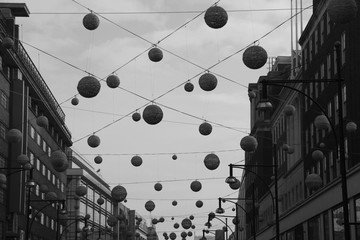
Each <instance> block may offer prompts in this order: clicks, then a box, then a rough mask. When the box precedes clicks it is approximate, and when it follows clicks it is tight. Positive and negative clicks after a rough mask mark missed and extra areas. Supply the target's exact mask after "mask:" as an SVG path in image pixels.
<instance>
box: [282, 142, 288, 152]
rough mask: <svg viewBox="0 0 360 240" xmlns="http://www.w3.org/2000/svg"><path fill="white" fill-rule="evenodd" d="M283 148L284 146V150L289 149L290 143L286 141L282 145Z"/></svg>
mask: <svg viewBox="0 0 360 240" xmlns="http://www.w3.org/2000/svg"><path fill="white" fill-rule="evenodd" d="M281 148H282V150H283V151H285V152H286V151H288V150H289V145H288V144H286V143H284V144H283V145H282V146H281Z"/></svg>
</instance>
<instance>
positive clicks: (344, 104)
mask: <svg viewBox="0 0 360 240" xmlns="http://www.w3.org/2000/svg"><path fill="white" fill-rule="evenodd" d="M342 97H343V101H342V102H343V106H342V107H343V117H346V114H347V110H346V98H347V96H346V85H344V86H343V87H342Z"/></svg>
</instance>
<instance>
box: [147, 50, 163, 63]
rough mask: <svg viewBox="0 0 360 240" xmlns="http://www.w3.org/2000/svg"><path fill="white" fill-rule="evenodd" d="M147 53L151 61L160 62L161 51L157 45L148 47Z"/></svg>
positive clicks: (161, 57)
mask: <svg viewBox="0 0 360 240" xmlns="http://www.w3.org/2000/svg"><path fill="white" fill-rule="evenodd" d="M148 55H149V59H150V60H151V61H153V62H160V61H161V59H163V53H162V51H161V50H160V49H159V48H157V47H154V48H152V49H150V51H149V52H148Z"/></svg>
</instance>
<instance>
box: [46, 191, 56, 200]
mask: <svg viewBox="0 0 360 240" xmlns="http://www.w3.org/2000/svg"><path fill="white" fill-rule="evenodd" d="M57 198H58V195H57V194H56V192H47V193H46V194H45V199H46V200H57Z"/></svg>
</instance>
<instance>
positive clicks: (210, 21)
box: [204, 5, 228, 29]
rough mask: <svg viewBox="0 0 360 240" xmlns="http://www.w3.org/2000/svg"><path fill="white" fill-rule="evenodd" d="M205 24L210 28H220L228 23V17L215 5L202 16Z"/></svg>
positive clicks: (223, 10)
mask: <svg viewBox="0 0 360 240" xmlns="http://www.w3.org/2000/svg"><path fill="white" fill-rule="evenodd" d="M204 19H205V23H206V25H208V26H209V27H211V28H215V29H218V28H222V27H223V26H225V24H226V23H227V21H228V15H227V13H226V11H225V9H223V8H222V7H219V6H217V5H215V6H211V7H209V8H208V9H207V10H206V12H205V15H204Z"/></svg>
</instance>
